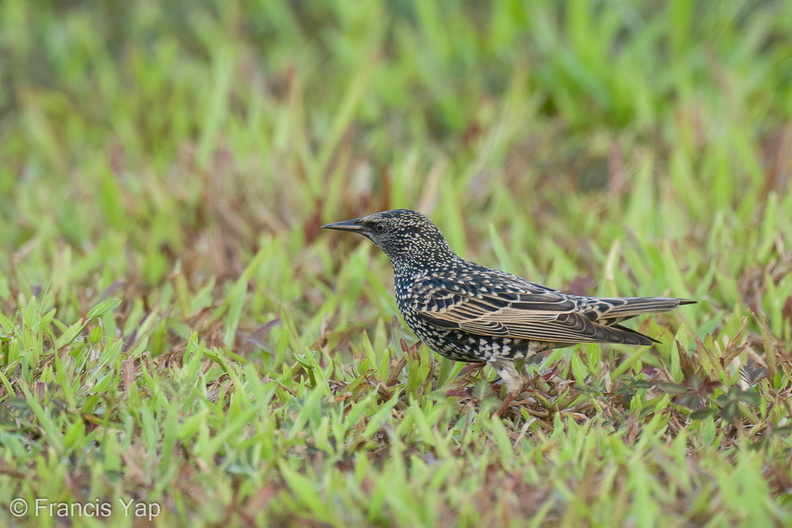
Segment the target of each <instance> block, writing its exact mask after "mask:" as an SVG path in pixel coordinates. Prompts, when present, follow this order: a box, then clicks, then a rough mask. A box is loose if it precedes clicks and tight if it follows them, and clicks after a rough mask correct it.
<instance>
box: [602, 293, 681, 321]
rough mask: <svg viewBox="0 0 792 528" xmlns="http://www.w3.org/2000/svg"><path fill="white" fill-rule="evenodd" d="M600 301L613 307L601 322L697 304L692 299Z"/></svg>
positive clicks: (623, 298)
mask: <svg viewBox="0 0 792 528" xmlns="http://www.w3.org/2000/svg"><path fill="white" fill-rule="evenodd" d="M600 300H601V301H603V302H604V303H607V304H609V305H611V307H610V308H609V309H608V310H606V311H604V312H603V313H602V315H601V316H600V317H599V320H601V321H602V322H605V321H606V320H608V319H618V320H619V321H624V320H625V319H629V318H631V317H635V316H636V315H641V314H650V313H660V312H667V311H669V310H673V309H674V308H678V307H679V306H681V305H683V304H693V303H695V302H696V301H691V300H690V299H678V298H674V297H617V298H610V299H605V298H604V299H600Z"/></svg>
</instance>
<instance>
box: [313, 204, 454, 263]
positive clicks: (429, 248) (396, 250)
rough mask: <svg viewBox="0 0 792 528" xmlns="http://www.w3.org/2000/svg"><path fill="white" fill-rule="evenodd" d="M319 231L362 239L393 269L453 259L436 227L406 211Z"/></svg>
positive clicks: (372, 215) (332, 225)
mask: <svg viewBox="0 0 792 528" xmlns="http://www.w3.org/2000/svg"><path fill="white" fill-rule="evenodd" d="M322 227H323V228H325V229H338V230H341V231H354V232H356V233H359V234H361V235H363V236H365V237H366V238H368V239H369V240H371V241H372V242H374V243H375V244H376V245H377V246H379V248H380V249H382V251H384V252H385V254H386V255H388V257H389V258H390V259H391V262H393V264H394V266H397V265H399V264H406V263H413V264H417V263H419V262H421V261H426V260H428V259H433V258H438V257H445V256H448V255H449V254H450V255H453V252H452V251H451V249H450V248H449V247H448V244H447V243H446V241H445V238H444V237H443V234H442V233H441V232H440V230H439V229H438V228H437V226H436V225H434V223H432V221H431V220H429V219H428V218H427V217H425V216H424V215H422V214H421V213H418V212H416V211H410V210H409V209H394V210H392V211H382V212H381V213H374V214H370V215H368V216H364V217H362V218H355V219H354V220H346V221H344V222H336V223H334V224H327V225H324V226H322Z"/></svg>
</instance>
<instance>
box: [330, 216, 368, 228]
mask: <svg viewBox="0 0 792 528" xmlns="http://www.w3.org/2000/svg"><path fill="white" fill-rule="evenodd" d="M361 220H363V219H362V218H353V219H352V220H344V221H343V222H334V223H332V224H327V225H323V226H322V229H337V230H338V231H363V225H362V224H361Z"/></svg>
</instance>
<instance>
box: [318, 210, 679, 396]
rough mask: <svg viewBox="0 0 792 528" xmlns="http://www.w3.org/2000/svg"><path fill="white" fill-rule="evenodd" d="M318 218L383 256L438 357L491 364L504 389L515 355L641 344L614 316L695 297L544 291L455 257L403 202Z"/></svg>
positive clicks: (519, 382)
mask: <svg viewBox="0 0 792 528" xmlns="http://www.w3.org/2000/svg"><path fill="white" fill-rule="evenodd" d="M322 227H323V228H325V229H338V230H341V231H354V232H356V233H359V234H361V235H363V236H365V237H366V238H368V239H369V240H371V241H372V242H374V243H375V244H376V245H377V246H379V248H380V249H382V250H383V251H384V252H385V254H386V255H387V256H388V258H389V259H390V261H391V264H393V272H394V275H395V290H396V301H397V303H398V306H399V311H401V314H402V316H404V321H405V322H406V323H407V325H408V326H409V327H410V328H411V329H412V331H413V332H415V334H416V335H417V336H418V337H419V338H420V339H421V340H422V341H423V342H424V343H425V344H426V345H428V346H429V348H431V349H432V350H434V351H435V352H437V353H438V354H440V355H441V356H443V357H447V358H448V359H452V360H454V361H465V362H470V363H487V364H488V365H490V366H492V367H493V368H494V369H495V370H496V371H497V372H498V374H500V376H501V378H502V379H503V381H504V383H505V384H506V388H507V390H508V391H509V393H510V394H513V395H516V394H517V393H519V392H520V391H521V390H522V387H523V385H524V384H525V381H526V380H525V377H524V372H523V373H521V372H518V371H517V369H516V368H515V365H514V362H515V361H518V360H522V359H526V358H529V357H531V356H533V355H534V354H537V353H539V352H543V351H545V350H549V349H551V348H561V347H567V346H571V345H574V344H577V343H622V344H626V345H641V346H645V345H651V344H652V343H657V342H658V341H656V340H655V339H652V338H651V337H648V336H645V335H643V334H641V333H639V332H636V331H635V330H631V329H630V328H627V327H625V326H622V325H621V322H622V321H624V320H626V319H630V318H632V317H635V316H636V315H640V314H648V313H658V312H665V311H668V310H672V309H674V308H677V307H678V306H680V305H682V304H690V303H694V302H695V301H691V300H687V299H676V298H665V297H609V298H604V297H584V296H579V295H571V294H568V293H564V292H561V291H558V290H554V289H551V288H548V287H546V286H542V285H541V284H537V283H535V282H531V281H529V280H526V279H523V278H520V277H517V276H515V275H512V274H510V273H506V272H503V271H498V270H494V269H491V268H487V267H485V266H482V265H480V264H476V263H474V262H470V261H469V260H465V259H463V258H462V257H460V256H459V255H457V254H456V253H454V252H453V251H452V250H451V248H450V247H449V246H448V243H446V240H445V238H444V237H443V234H442V233H441V232H440V230H439V229H438V228H437V226H436V225H434V223H432V221H431V220H429V218H427V217H426V216H424V215H422V214H421V213H418V212H416V211H410V210H408V209H396V210H392V211H383V212H380V213H374V214H371V215H369V216H365V217H362V218H355V219H353V220H346V221H344V222H336V223H333V224H327V225H325V226H322Z"/></svg>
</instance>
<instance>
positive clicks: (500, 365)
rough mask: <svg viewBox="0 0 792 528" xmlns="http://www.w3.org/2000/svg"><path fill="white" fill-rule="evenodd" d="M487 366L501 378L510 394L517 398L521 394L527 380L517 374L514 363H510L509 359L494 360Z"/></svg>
mask: <svg viewBox="0 0 792 528" xmlns="http://www.w3.org/2000/svg"><path fill="white" fill-rule="evenodd" d="M487 364H488V365H489V366H490V367H492V368H494V369H495V371H496V372H497V373H498V375H499V376H500V377H501V379H502V380H503V383H504V384H505V385H506V390H507V391H508V392H509V394H514V395H515V396H516V395H517V394H519V393H520V391H521V390H522V388H523V385H524V383H525V379H524V378H523V377H522V376H521V375H520V373H519V372H517V369H516V368H515V367H514V362H513V361H509V360H508V359H493V360H490V361H488V362H487Z"/></svg>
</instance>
